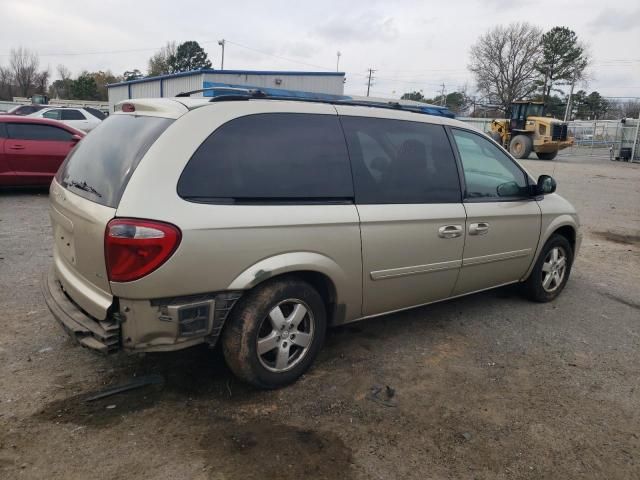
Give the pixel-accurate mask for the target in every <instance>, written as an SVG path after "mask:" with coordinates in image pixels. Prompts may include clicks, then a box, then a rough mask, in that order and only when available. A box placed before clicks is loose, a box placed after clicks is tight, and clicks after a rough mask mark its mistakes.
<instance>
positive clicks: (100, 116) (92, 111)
mask: <svg viewBox="0 0 640 480" xmlns="http://www.w3.org/2000/svg"><path fill="white" fill-rule="evenodd" d="M84 109H85V110H86V111H87V112H89V113H90V114H91V115H93V116H94V117H96V118H98V119H100V120H104V119H105V118H107V116H106V115H105V114H104V113H102V112H101V111H100V110H98V109H97V108H92V107H84Z"/></svg>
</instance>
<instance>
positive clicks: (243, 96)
mask: <svg viewBox="0 0 640 480" xmlns="http://www.w3.org/2000/svg"><path fill="white" fill-rule="evenodd" d="M206 92H211V94H212V95H211V99H210V100H209V102H225V101H237V100H252V99H261V100H285V101H286V100H288V101H295V102H309V103H325V104H330V105H350V106H360V107H377V108H387V109H392V110H403V111H407V112H414V113H420V114H425V113H428V112H426V111H425V110H424V108H425V107H429V106H430V105H427V104H425V105H424V106H422V105H407V104H403V103H401V102H400V101H397V100H386V99H371V100H368V99H366V98H352V97H349V96H347V95H328V94H318V93H311V92H291V91H287V90H283V91H282V93H280V92H279V91H277V90H275V89H265V90H262V89H260V88H254V87H247V88H244V87H237V86H232V87H231V86H224V85H220V86H214V87H206V88H199V89H197V90H191V91H188V92H182V93H179V94H178V95H176V97H189V96H191V95H193V94H194V93H206ZM215 92H220V95H216V94H215ZM297 93H300V95H298V94H297ZM207 96H208V95H207Z"/></svg>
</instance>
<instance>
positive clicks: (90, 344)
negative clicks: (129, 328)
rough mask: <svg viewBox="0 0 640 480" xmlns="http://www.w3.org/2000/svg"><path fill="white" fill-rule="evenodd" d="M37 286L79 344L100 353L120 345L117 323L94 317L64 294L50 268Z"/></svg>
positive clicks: (61, 323) (108, 351)
mask: <svg viewBox="0 0 640 480" xmlns="http://www.w3.org/2000/svg"><path fill="white" fill-rule="evenodd" d="M41 287H42V294H43V295H44V299H45V302H46V303H47V306H48V307H49V310H50V311H51V313H52V314H53V316H54V317H55V319H56V320H57V321H58V323H59V324H60V325H61V326H62V327H63V328H64V329H65V331H66V332H67V333H68V334H69V335H70V336H71V337H73V338H74V339H75V340H76V341H77V342H78V343H80V345H82V346H83V347H87V348H90V349H92V350H96V351H98V352H100V353H104V354H108V353H114V352H116V351H118V350H119V349H120V348H121V344H122V342H121V334H120V325H119V323H118V322H116V321H115V320H113V319H110V318H107V319H106V320H96V319H94V318H92V317H90V316H88V315H87V314H86V313H84V312H83V311H82V310H80V309H79V308H78V306H77V305H76V304H74V303H73V302H72V301H71V300H70V299H69V298H68V297H67V295H66V294H65V293H64V291H63V289H62V286H61V285H60V283H59V282H58V281H57V280H56V278H55V274H54V269H53V267H51V269H50V270H49V271H48V272H47V273H45V274H44V275H43V277H42V283H41Z"/></svg>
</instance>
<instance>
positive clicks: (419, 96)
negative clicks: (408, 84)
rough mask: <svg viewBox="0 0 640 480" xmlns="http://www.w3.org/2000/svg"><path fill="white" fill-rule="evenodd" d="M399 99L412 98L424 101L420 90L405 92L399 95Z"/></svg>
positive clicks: (416, 100) (415, 100)
mask: <svg viewBox="0 0 640 480" xmlns="http://www.w3.org/2000/svg"><path fill="white" fill-rule="evenodd" d="M400 100H413V101H414V102H424V95H422V92H418V91H415V92H407V93H405V94H403V95H402V96H401V97H400Z"/></svg>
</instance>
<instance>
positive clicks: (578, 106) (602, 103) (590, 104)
mask: <svg viewBox="0 0 640 480" xmlns="http://www.w3.org/2000/svg"><path fill="white" fill-rule="evenodd" d="M573 102H574V103H573V104H574V105H575V110H576V118H580V119H582V120H593V119H596V118H603V117H604V116H605V115H606V113H607V111H608V110H609V102H607V100H606V99H605V98H604V97H602V95H600V93H598V92H591V93H590V94H589V95H587V92H585V91H584V90H580V91H579V92H578V93H576V94H575V95H574V100H573Z"/></svg>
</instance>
